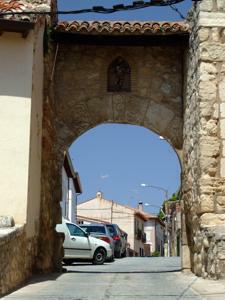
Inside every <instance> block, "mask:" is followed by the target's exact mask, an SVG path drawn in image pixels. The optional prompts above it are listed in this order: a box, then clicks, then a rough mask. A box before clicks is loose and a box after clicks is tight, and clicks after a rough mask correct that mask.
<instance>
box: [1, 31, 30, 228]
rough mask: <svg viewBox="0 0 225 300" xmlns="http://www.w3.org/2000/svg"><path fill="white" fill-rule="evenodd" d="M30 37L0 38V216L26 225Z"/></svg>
mask: <svg viewBox="0 0 225 300" xmlns="http://www.w3.org/2000/svg"><path fill="white" fill-rule="evenodd" d="M33 41H34V35H33V33H30V34H29V35H28V37H27V38H26V39H23V38H22V37H21V34H15V33H4V34H3V35H1V36H0V43H1V47H0V65H1V69H0V128H1V131H0V144H1V147H0V165H1V185H0V194H1V195H2V197H1V200H0V202H1V204H0V215H12V216H13V217H14V219H15V222H16V223H26V219H27V198H28V194H27V193H28V170H29V155H30V122H31V96H32V66H33Z"/></svg>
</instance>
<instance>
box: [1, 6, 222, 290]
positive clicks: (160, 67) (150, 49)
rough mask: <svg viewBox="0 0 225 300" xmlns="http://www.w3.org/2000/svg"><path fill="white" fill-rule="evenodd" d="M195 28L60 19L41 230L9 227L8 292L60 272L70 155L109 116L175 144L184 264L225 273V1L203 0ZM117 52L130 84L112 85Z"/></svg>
mask: <svg viewBox="0 0 225 300" xmlns="http://www.w3.org/2000/svg"><path fill="white" fill-rule="evenodd" d="M6 2H7V5H9V4H10V5H11V4H12V3H10V2H9V1H0V5H1V7H0V9H3V10H4V9H5V3H6ZM18 2H20V5H21V3H25V6H26V5H27V6H29V5H28V4H29V3H32V4H33V5H42V4H43V3H42V1H38V0H37V1H13V5H16V3H18ZM50 2H51V4H52V7H56V1H49V0H48V1H45V2H44V4H47V5H50ZM3 4H4V5H3ZM2 7H3V8H2ZM49 7H50V6H49ZM45 9H46V6H45ZM54 21H55V19H54ZM49 24H50V23H49ZM189 26H190V27H189V31H188V30H187V24H186V23H183V24H172V23H169V22H167V23H163V24H160V23H151V22H147V23H144V24H143V23H140V22H135V23H132V22H131V23H130V22H93V23H91V22H77V21H76V22H73V23H67V22H61V23H58V25H57V26H56V27H55V28H54V35H53V39H52V40H48V39H47V38H46V37H45V38H46V39H47V40H45V42H48V44H49V48H48V49H45V50H46V52H45V87H44V103H43V124H42V129H43V136H42V195H41V210H40V232H37V234H35V235H34V236H33V237H31V238H27V236H26V230H25V229H26V224H24V225H22V226H18V225H16V226H15V227H12V228H10V227H9V228H7V229H4V231H5V233H4V234H2V232H1V233H0V234H1V235H0V245H1V253H0V283H1V290H0V293H6V292H7V291H9V290H10V289H12V288H14V287H15V286H16V285H18V284H20V283H22V282H23V281H24V280H25V279H26V278H28V277H29V276H31V274H32V272H33V271H34V270H39V271H42V272H50V271H53V270H59V271H60V269H61V258H62V238H61V236H60V235H58V234H57V233H56V232H55V225H56V224H57V223H59V222H60V220H61V213H60V205H59V203H60V201H61V167H62V163H63V153H64V151H65V150H67V149H68V148H69V147H70V145H71V144H72V143H73V142H74V141H75V140H76V139H77V138H79V136H80V135H81V134H83V133H84V132H86V131H87V130H89V129H91V128H93V127H95V126H97V125H100V124H103V123H120V124H131V125H138V126H143V127H145V128H148V129H149V130H152V131H154V132H156V133H158V134H159V135H162V136H164V137H165V138H166V139H167V140H168V141H169V142H170V143H171V145H172V146H173V147H174V149H175V151H176V152H177V153H178V155H179V158H180V161H181V165H182V195H183V201H182V205H183V212H184V213H183V219H182V226H183V227H182V232H183V241H182V243H183V247H182V251H183V252H182V258H183V267H184V268H191V269H192V271H193V272H194V273H195V274H196V275H198V276H202V277H210V278H214V279H219V278H223V277H224V276H225V0H203V1H201V3H197V4H196V3H194V7H193V9H192V11H191V13H190V15H189ZM173 35H174V37H175V38H174V39H173ZM189 35H190V36H189ZM188 38H189V44H188ZM109 41H110V42H109ZM121 41H122V42H123V41H128V44H126V43H121ZM137 41H138V43H139V44H138V45H137ZM146 41H148V42H146ZM149 41H150V42H149ZM159 41H160V42H159ZM107 43H108V44H107ZM118 57H119V58H120V57H122V59H123V60H124V61H125V62H126V64H127V65H129V68H130V88H129V89H128V90H127V91H121V92H118V91H116V92H112V91H108V90H107V80H108V78H107V76H108V67H109V65H110V64H111V63H112V61H115V60H116V59H117V58H118ZM4 222H5V224H8V222H9V223H10V218H9V219H4V220H3V223H4ZM43 233H44V234H43ZM12 256H13V259H12Z"/></svg>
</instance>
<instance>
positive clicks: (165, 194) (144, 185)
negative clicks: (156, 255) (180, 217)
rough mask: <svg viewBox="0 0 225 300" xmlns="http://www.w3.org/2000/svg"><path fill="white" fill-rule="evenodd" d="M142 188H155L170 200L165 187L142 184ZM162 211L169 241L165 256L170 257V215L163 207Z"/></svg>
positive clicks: (166, 244) (166, 245)
mask: <svg viewBox="0 0 225 300" xmlns="http://www.w3.org/2000/svg"><path fill="white" fill-rule="evenodd" d="M141 186H142V187H147V188H153V189H157V190H160V191H162V192H163V193H164V197H165V200H167V199H168V190H167V189H165V188H163V187H161V186H157V185H150V184H146V183H141ZM149 205H150V204H149ZM160 211H161V212H162V213H163V214H164V216H165V227H166V228H165V231H166V241H167V243H165V245H164V247H165V248H164V249H165V251H164V255H165V256H168V257H169V256H170V232H169V228H168V225H169V224H168V221H169V220H168V219H169V215H168V213H167V211H166V212H164V211H163V209H162V206H161V207H160Z"/></svg>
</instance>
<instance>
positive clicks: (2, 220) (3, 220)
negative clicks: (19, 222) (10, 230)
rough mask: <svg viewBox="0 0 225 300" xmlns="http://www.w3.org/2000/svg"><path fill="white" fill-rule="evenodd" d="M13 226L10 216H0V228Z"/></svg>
mask: <svg viewBox="0 0 225 300" xmlns="http://www.w3.org/2000/svg"><path fill="white" fill-rule="evenodd" d="M14 225H15V222H14V219H13V217H12V216H0V228H2V227H3V228H5V227H13V226H14Z"/></svg>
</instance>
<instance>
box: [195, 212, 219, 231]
mask: <svg viewBox="0 0 225 300" xmlns="http://www.w3.org/2000/svg"><path fill="white" fill-rule="evenodd" d="M216 225H225V214H213V213H205V214H203V215H202V216H201V217H200V226H201V228H205V227H215V226H216Z"/></svg>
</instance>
